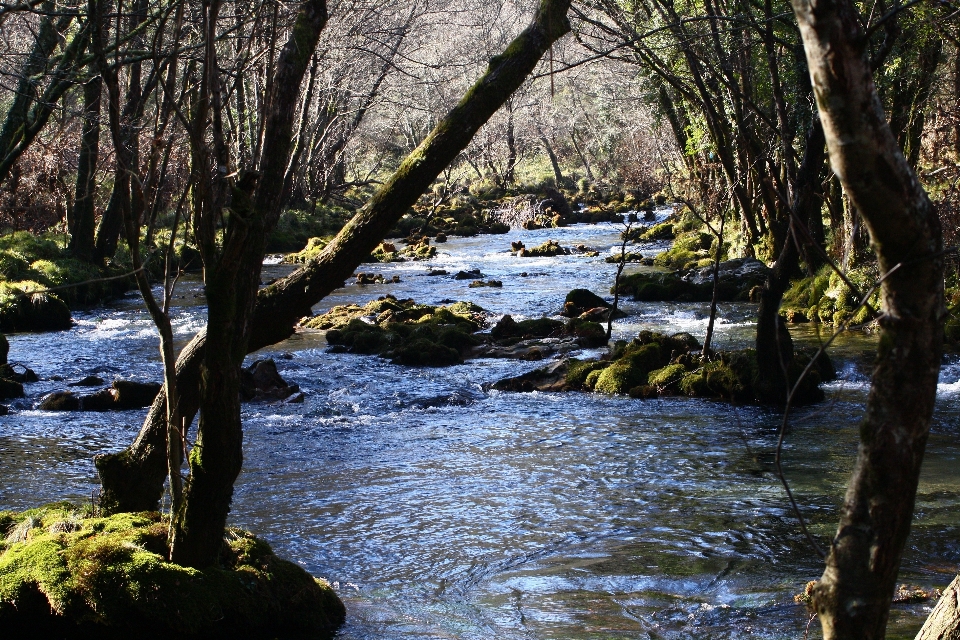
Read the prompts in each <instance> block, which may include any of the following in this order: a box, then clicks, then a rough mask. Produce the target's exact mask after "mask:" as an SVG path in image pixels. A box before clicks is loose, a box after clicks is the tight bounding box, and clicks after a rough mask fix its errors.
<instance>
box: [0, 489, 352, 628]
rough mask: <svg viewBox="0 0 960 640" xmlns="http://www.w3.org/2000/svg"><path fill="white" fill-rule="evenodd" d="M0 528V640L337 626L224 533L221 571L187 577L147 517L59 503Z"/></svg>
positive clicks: (284, 569) (286, 572)
mask: <svg viewBox="0 0 960 640" xmlns="http://www.w3.org/2000/svg"><path fill="white" fill-rule="evenodd" d="M3 517H4V522H3V524H4V527H3V528H4V529H7V528H9V529H15V530H16V532H17V533H18V534H19V535H18V538H20V540H19V541H18V543H17V551H16V552H14V553H7V554H5V555H4V558H3V559H4V583H3V584H4V590H3V592H2V594H0V628H2V629H3V631H4V637H10V638H16V637H24V636H27V635H29V634H32V635H35V636H37V637H40V638H51V637H57V638H62V637H71V638H78V637H82V638H103V639H108V638H133V637H147V638H178V639H180V640H200V639H204V638H274V637H281V638H316V639H318V640H322V639H327V638H332V637H334V635H335V634H336V629H337V627H338V626H340V625H341V624H342V623H343V621H344V617H345V613H346V612H345V609H344V606H343V603H342V602H341V601H340V599H339V598H338V597H337V595H336V593H335V592H334V590H333V588H332V587H331V586H330V584H329V583H327V582H326V581H324V580H320V579H316V578H314V577H313V576H311V575H310V574H308V573H307V572H306V571H305V570H304V569H302V568H301V567H300V566H299V565H297V564H295V563H293V562H289V561H287V560H283V559H281V558H278V557H277V556H276V555H274V553H273V550H272V549H271V548H270V545H269V544H268V543H267V542H266V541H264V540H260V539H257V538H255V537H254V536H253V535H252V534H250V533H247V532H245V531H241V530H239V529H235V528H233V527H231V528H229V529H228V530H227V531H226V532H225V535H224V540H223V545H222V547H223V548H222V550H221V552H220V556H219V557H220V562H219V563H217V565H216V566H212V567H206V568H204V569H203V570H200V571H197V570H194V569H188V568H186V567H182V566H179V565H176V564H173V563H170V562H168V561H167V557H166V554H167V531H168V528H169V522H168V521H167V520H164V517H163V516H161V514H160V513H157V512H146V511H144V512H139V513H119V514H115V515H112V516H111V515H102V514H99V513H98V514H96V517H92V516H91V515H90V514H89V513H88V512H85V511H84V510H83V509H82V508H79V507H75V506H73V505H71V504H69V503H65V502H58V503H56V504H51V505H46V506H43V507H39V508H36V509H31V510H30V511H27V512H22V513H13V512H9V511H7V512H4V514H3ZM7 547H8V548H9V547H10V545H7ZM145 594H149V597H147V596H146V595H145ZM14 602H15V603H16V604H14ZM54 611H56V612H57V613H56V614H54Z"/></svg>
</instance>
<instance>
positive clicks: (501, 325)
mask: <svg viewBox="0 0 960 640" xmlns="http://www.w3.org/2000/svg"><path fill="white" fill-rule="evenodd" d="M563 332H564V325H563V323H562V322H560V321H559V320H552V319H550V318H532V319H529V320H521V321H520V322H517V321H516V320H514V319H513V317H512V316H510V315H505V316H503V317H502V318H501V319H500V321H499V322H497V324H496V326H494V327H493V329H492V330H491V332H490V335H492V336H493V338H494V339H495V340H501V341H502V340H509V339H511V338H513V339H517V340H527V339H531V338H551V337H557V336H560V335H562V334H563Z"/></svg>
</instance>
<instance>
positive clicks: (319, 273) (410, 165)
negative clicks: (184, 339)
mask: <svg viewBox="0 0 960 640" xmlns="http://www.w3.org/2000/svg"><path fill="white" fill-rule="evenodd" d="M570 3H571V0H542V1H541V4H540V7H539V10H538V11H537V14H536V16H535V17H534V19H533V22H532V23H531V24H530V25H529V26H528V27H527V28H526V29H525V30H524V31H523V32H521V33H520V35H518V36H517V38H516V39H515V40H514V41H513V42H512V43H511V44H510V45H509V46H508V47H507V49H506V50H505V51H504V53H503V54H501V55H499V56H496V57H494V58H493V59H492V60H491V61H490V66H489V68H488V69H487V71H486V73H485V74H484V75H483V76H482V77H481V78H480V79H479V80H478V81H477V82H476V83H475V84H474V85H473V86H472V87H471V88H470V90H469V91H467V93H466V94H465V95H464V97H463V98H462V99H461V100H460V103H459V104H458V105H457V106H456V107H454V108H453V109H452V110H451V111H450V113H448V114H447V116H446V117H445V118H444V119H443V120H442V121H440V123H438V124H437V126H436V128H434V130H433V131H432V132H431V133H430V135H428V136H427V138H426V139H425V140H424V141H423V142H422V143H421V144H420V146H418V147H417V148H416V149H415V150H414V151H413V152H412V153H411V154H410V155H409V156H407V158H406V159H405V160H404V161H403V163H402V164H401V165H400V167H399V168H398V169H397V171H396V173H394V175H393V176H392V177H391V178H390V179H389V180H388V181H387V182H386V183H385V184H384V185H383V186H382V187H381V188H380V189H379V190H378V191H377V192H376V193H375V194H374V195H373V197H372V198H371V199H370V201H369V202H368V203H367V204H366V205H365V206H364V207H363V208H362V209H361V210H360V211H358V212H357V214H356V215H355V216H354V217H353V219H352V220H351V221H350V222H348V223H347V224H346V226H344V228H343V229H342V230H341V231H340V233H339V234H338V235H337V237H336V238H334V240H333V241H332V242H331V243H330V244H329V245H328V246H327V248H326V250H325V251H324V252H323V253H322V254H321V255H320V256H318V257H317V258H316V259H315V260H313V261H311V262H309V263H307V264H306V265H304V266H303V267H302V268H300V269H298V270H297V271H295V272H294V273H292V274H291V275H290V276H288V277H287V278H284V279H282V280H280V281H278V282H276V283H274V284H272V285H271V286H269V287H266V288H265V289H263V290H261V291H260V292H259V294H258V297H257V304H256V309H255V311H254V315H253V319H252V321H251V333H250V340H249V342H248V345H247V351H248V352H252V351H256V350H257V349H260V348H262V347H264V346H267V345H270V344H274V343H277V342H280V341H281V340H284V339H286V338H287V337H289V336H290V335H292V334H293V330H294V327H295V326H296V324H297V322H298V321H299V320H300V319H301V318H303V317H304V316H306V315H309V314H310V308H311V307H312V306H313V305H315V304H317V303H318V302H319V301H320V300H322V299H323V298H324V297H326V296H327V295H328V294H329V293H330V292H332V291H334V290H336V289H338V288H340V287H341V286H343V282H344V281H345V280H346V279H347V278H348V277H350V275H351V274H352V273H353V271H354V270H355V269H356V268H357V267H358V266H359V265H360V264H361V263H362V261H363V259H364V258H365V257H366V256H368V255H369V254H370V252H371V251H372V250H373V249H374V248H375V247H376V246H377V244H378V243H379V242H380V241H381V240H382V239H383V238H384V236H385V235H386V234H387V232H388V231H389V230H390V228H391V227H392V226H393V225H394V224H395V223H396V221H397V220H399V219H400V218H401V217H402V216H403V214H404V213H406V211H407V210H408V209H409V207H410V206H412V205H413V204H414V203H415V202H416V200H417V198H419V197H420V195H421V194H423V193H424V192H425V191H426V189H427V188H428V187H429V186H430V183H431V182H433V181H434V180H435V179H436V177H437V176H438V175H440V172H441V171H443V169H444V168H445V167H446V166H447V165H448V164H450V162H452V161H453V160H454V159H455V158H456V157H457V155H458V154H459V153H460V152H461V151H462V150H463V149H464V148H465V147H466V146H467V144H469V142H470V140H471V139H472V138H473V136H474V134H476V132H477V131H478V130H479V129H480V127H481V126H483V124H484V123H485V122H486V121H487V120H489V119H490V117H491V116H492V115H493V114H494V112H496V111H497V109H499V108H500V106H501V105H502V104H503V103H504V102H505V101H506V99H507V98H509V97H510V95H511V94H512V93H513V92H514V91H515V90H516V89H517V88H518V87H519V86H520V85H521V84H522V83H523V81H524V79H525V78H526V77H527V76H528V75H529V74H530V72H531V71H532V70H533V69H534V67H535V66H536V65H537V63H538V61H539V60H540V58H541V57H543V54H544V53H545V52H546V51H547V50H548V49H549V48H550V46H551V45H552V44H553V42H555V41H556V40H558V39H559V38H560V37H561V36H563V35H564V34H565V33H567V32H568V31H569V30H570V24H569V22H568V21H567V18H566V14H567V10H568V9H569V7H570ZM268 139H269V138H268ZM267 183H269V180H268V177H267V175H266V173H265V174H264V176H263V177H262V178H261V185H262V186H265V185H266V184H267ZM276 184H281V185H282V184H283V180H282V174H281V179H279V180H277V181H276ZM279 196H280V194H279V193H278V194H277V197H278V198H279ZM257 200H258V201H257V204H256V206H258V207H259V206H261V203H260V194H258V198H257ZM264 204H266V203H264ZM276 206H279V204H277V205H276ZM274 217H275V216H274ZM206 340H207V337H206V335H205V333H202V332H201V333H200V334H198V335H196V336H194V338H193V340H192V341H191V342H190V344H189V345H187V347H186V348H184V351H183V352H182V353H181V354H180V358H179V360H178V362H177V380H178V384H177V387H178V389H179V390H180V392H181V397H180V406H181V411H182V415H183V416H184V418H185V421H189V420H190V419H191V418H192V416H193V415H194V414H195V413H196V411H197V410H198V406H199V394H198V391H197V384H196V381H197V380H198V379H199V375H200V374H199V370H200V363H201V361H202V359H203V353H204V351H205V343H206ZM163 406H164V405H163V399H162V397H158V398H157V399H156V400H155V401H154V403H153V406H152V407H151V409H150V412H149V413H148V415H147V418H146V420H145V421H144V425H143V428H142V429H141V430H140V433H139V434H138V436H137V438H136V440H135V441H134V442H133V444H131V445H130V446H129V447H128V448H127V449H125V450H123V451H121V452H119V453H116V454H105V455H100V456H97V459H96V465H97V471H98V472H99V474H100V479H101V482H102V484H103V490H102V495H101V503H102V505H103V507H104V509H106V510H108V511H141V510H145V509H155V508H156V505H157V503H158V502H159V500H160V496H161V495H162V492H163V480H164V477H165V473H166V461H165V459H164V456H163V453H164V443H165V429H166V428H165V426H164V422H163Z"/></svg>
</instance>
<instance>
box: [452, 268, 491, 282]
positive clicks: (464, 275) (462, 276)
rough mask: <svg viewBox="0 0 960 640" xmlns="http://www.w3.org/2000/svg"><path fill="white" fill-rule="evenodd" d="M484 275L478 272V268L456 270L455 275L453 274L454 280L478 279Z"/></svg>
mask: <svg viewBox="0 0 960 640" xmlns="http://www.w3.org/2000/svg"><path fill="white" fill-rule="evenodd" d="M482 277H484V276H483V274H482V273H480V269H471V270H470V271H458V272H457V275H455V276H453V279H454V280H478V279H480V278H482Z"/></svg>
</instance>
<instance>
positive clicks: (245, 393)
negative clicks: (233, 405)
mask: <svg viewBox="0 0 960 640" xmlns="http://www.w3.org/2000/svg"><path fill="white" fill-rule="evenodd" d="M298 391H300V386H299V385H296V384H294V385H288V384H287V383H286V381H285V380H284V379H283V378H282V377H281V376H280V372H279V371H277V364H276V363H275V362H274V361H273V360H272V359H267V360H257V361H256V362H254V363H253V364H252V365H250V366H249V367H247V368H245V369H241V370H240V397H241V398H243V400H244V401H247V402H250V401H254V400H285V399H286V398H289V397H290V396H292V395H293V394H295V393H297V392H298Z"/></svg>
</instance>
